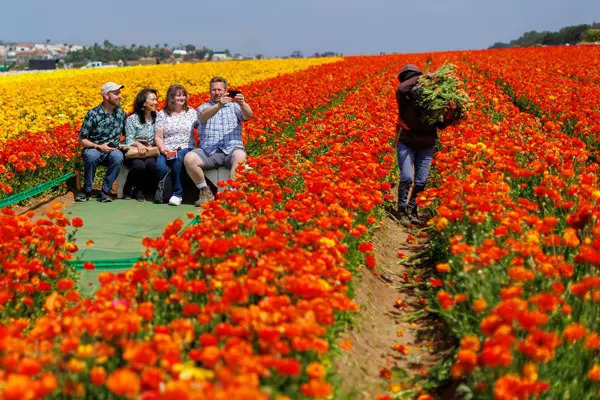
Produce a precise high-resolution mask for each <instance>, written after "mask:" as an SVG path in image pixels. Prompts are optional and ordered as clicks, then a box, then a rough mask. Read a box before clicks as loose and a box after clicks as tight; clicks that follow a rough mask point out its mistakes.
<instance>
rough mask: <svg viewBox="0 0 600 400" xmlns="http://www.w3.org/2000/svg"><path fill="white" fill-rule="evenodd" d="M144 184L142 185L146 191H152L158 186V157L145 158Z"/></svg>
mask: <svg viewBox="0 0 600 400" xmlns="http://www.w3.org/2000/svg"><path fill="white" fill-rule="evenodd" d="M142 179H143V185H142V186H141V187H140V188H141V189H143V190H145V191H146V192H151V191H153V190H154V189H155V188H156V183H157V181H156V157H147V158H144V173H143V177H142Z"/></svg>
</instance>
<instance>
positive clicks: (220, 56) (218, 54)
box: [211, 51, 231, 61]
mask: <svg viewBox="0 0 600 400" xmlns="http://www.w3.org/2000/svg"><path fill="white" fill-rule="evenodd" d="M211 60H213V61H224V60H231V57H229V56H228V55H227V53H225V52H224V51H215V52H214V53H213V55H212V58H211Z"/></svg>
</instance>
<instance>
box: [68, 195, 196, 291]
mask: <svg viewBox="0 0 600 400" xmlns="http://www.w3.org/2000/svg"><path fill="white" fill-rule="evenodd" d="M198 211H200V209H199V208H197V207H195V206H194V205H191V204H182V205H180V206H177V207H174V206H170V205H167V204H154V203H152V202H150V201H145V202H143V203H142V202H138V201H136V200H115V201H113V202H112V203H100V202H98V201H96V200H95V199H91V200H90V201H87V202H82V203H74V204H73V205H71V206H70V207H68V208H67V209H66V210H65V212H66V213H68V215H69V217H70V218H73V217H80V218H82V219H83V227H81V228H79V230H78V231H77V234H76V236H75V239H76V243H77V246H78V247H79V251H78V252H77V253H76V255H75V256H76V259H77V260H78V261H80V262H81V261H92V262H93V261H100V262H99V263H98V268H97V270H95V271H81V280H80V288H81V289H82V291H83V292H84V293H90V292H91V291H92V290H93V289H94V288H96V287H97V282H98V280H97V275H98V273H100V272H102V271H104V270H110V271H112V272H119V271H123V270H125V269H127V266H126V265H128V264H129V266H130V265H131V261H133V260H135V259H137V258H138V257H140V256H141V255H142V252H143V251H144V246H142V239H143V238H144V237H156V236H159V235H160V234H161V233H162V232H163V230H164V228H165V226H166V225H167V224H169V223H170V222H172V221H173V220H175V219H176V218H180V219H181V220H183V221H184V223H185V224H186V225H187V224H188V223H189V222H190V219H189V218H188V217H187V215H186V214H187V213H190V212H191V213H193V214H195V215H197V214H198ZM89 240H93V241H94V244H93V245H92V246H91V247H89V248H87V247H86V243H87V242H88V241H89ZM119 260H122V261H123V262H119ZM125 261H128V262H125ZM90 283H91V285H90Z"/></svg>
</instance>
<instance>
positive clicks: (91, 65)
mask: <svg viewBox="0 0 600 400" xmlns="http://www.w3.org/2000/svg"><path fill="white" fill-rule="evenodd" d="M102 66H103V64H102V61H90V62H89V63H87V64H85V65H84V66H83V67H81V69H87V68H100V67H102Z"/></svg>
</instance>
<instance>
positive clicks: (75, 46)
mask: <svg viewBox="0 0 600 400" xmlns="http://www.w3.org/2000/svg"><path fill="white" fill-rule="evenodd" d="M81 50H83V46H80V45H78V44H72V45H70V46H69V51H81Z"/></svg>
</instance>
